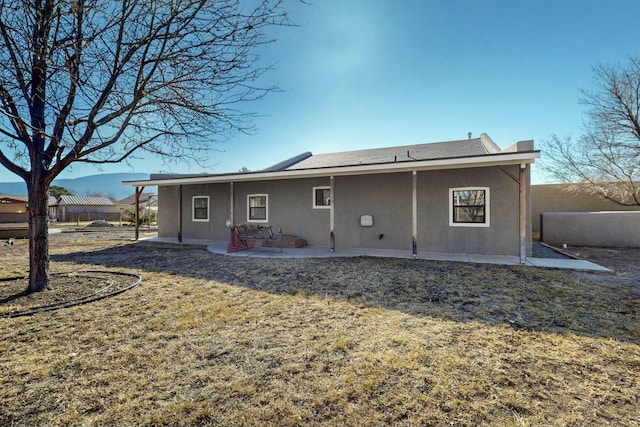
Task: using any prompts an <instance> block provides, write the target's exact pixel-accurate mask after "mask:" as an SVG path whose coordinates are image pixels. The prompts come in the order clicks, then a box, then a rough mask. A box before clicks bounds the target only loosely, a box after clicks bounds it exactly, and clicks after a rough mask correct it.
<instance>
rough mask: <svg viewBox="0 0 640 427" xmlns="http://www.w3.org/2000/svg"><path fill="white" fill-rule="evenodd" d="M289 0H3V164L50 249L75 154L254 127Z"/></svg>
mask: <svg viewBox="0 0 640 427" xmlns="http://www.w3.org/2000/svg"><path fill="white" fill-rule="evenodd" d="M282 1H283V0H255V1H253V2H250V3H249V2H244V1H241V0H121V1H117V2H116V1H111V0H32V1H26V0H0V164H1V165H2V166H4V167H5V168H7V169H8V170H10V171H12V172H14V173H16V174H17V175H19V176H20V177H21V178H22V179H24V180H25V182H26V183H27V188H28V191H29V206H30V208H29V209H30V218H33V219H32V220H30V221H32V223H33V224H34V226H33V229H32V230H31V235H32V240H33V241H38V242H41V243H39V244H38V245H40V246H39V247H40V255H42V252H46V197H45V196H46V189H47V188H48V186H49V184H50V183H51V181H52V180H53V179H54V178H55V177H56V176H57V175H58V174H59V173H60V172H62V171H63V170H64V169H65V168H67V167H69V166H70V165H71V164H72V163H74V162H85V163H94V164H104V163H115V162H120V161H126V160H127V158H129V157H130V156H133V155H135V154H136V153H140V152H144V153H147V154H148V153H152V154H154V155H158V156H161V157H163V158H167V159H169V160H170V159H184V158H198V157H203V156H200V154H201V153H206V152H207V151H209V150H212V149H214V148H213V147H214V143H215V142H216V141H218V140H221V139H227V138H229V136H230V135H232V134H233V133H234V132H237V131H240V132H247V131H248V130H250V129H251V127H252V123H251V115H250V114H247V113H245V112H243V110H242V109H241V108H239V107H238V104H241V103H245V102H251V101H253V100H256V99H259V98H261V97H263V96H265V95H266V94H268V93H269V92H271V91H273V90H274V89H275V88H274V87H273V86H271V85H262V84H261V77H262V75H263V74H264V73H265V72H266V71H268V70H269V66H268V65H264V64H262V63H261V62H260V57H259V55H258V54H257V53H256V48H257V47H260V46H261V45H264V44H268V43H271V42H273V41H274V40H273V39H272V38H271V37H270V36H268V35H267V30H268V29H269V28H270V27H273V26H283V25H284V26H286V25H291V23H290V22H289V20H288V18H287V14H286V13H285V11H284V8H283V7H282ZM248 4H252V6H251V7H250V6H248ZM196 154H198V156H196ZM32 207H33V208H32ZM43 245H44V246H43ZM36 246H37V245H36ZM40 255H38V257H37V256H35V253H33V254H32V260H34V259H36V258H38V260H39V261H38V263H35V264H32V267H34V266H36V264H38V265H37V274H35V276H30V283H33V282H42V281H45V282H46V277H47V270H46V268H44V267H43V265H45V264H47V263H48V255H47V256H46V257H42V256H40ZM43 260H44V261H43ZM43 263H44V264H43ZM47 265H48V264H47ZM41 285H42V283H39V284H38V286H41Z"/></svg>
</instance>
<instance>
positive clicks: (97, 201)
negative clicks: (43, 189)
mask: <svg viewBox="0 0 640 427" xmlns="http://www.w3.org/2000/svg"><path fill="white" fill-rule="evenodd" d="M58 204H59V205H75V206H113V205H114V203H113V201H112V200H111V199H110V198H108V197H96V196H60V199H58Z"/></svg>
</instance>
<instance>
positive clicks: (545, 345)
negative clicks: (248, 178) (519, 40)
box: [0, 233, 640, 426]
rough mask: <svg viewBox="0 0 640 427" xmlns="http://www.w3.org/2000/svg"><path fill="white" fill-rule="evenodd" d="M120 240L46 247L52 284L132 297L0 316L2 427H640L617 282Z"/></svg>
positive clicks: (636, 372) (639, 331) (22, 255)
mask: <svg viewBox="0 0 640 427" xmlns="http://www.w3.org/2000/svg"><path fill="white" fill-rule="evenodd" d="M115 236H116V235H115V234H109V233H85V234H61V235H55V236H53V237H52V241H51V253H52V266H51V269H52V271H54V272H69V271H81V270H90V269H100V270H105V269H108V270H114V271H129V272H133V273H136V274H139V275H141V276H142V279H143V281H142V284H141V285H140V286H138V287H136V288H134V289H132V290H129V291H127V292H124V293H122V294H120V295H118V296H115V297H112V298H107V299H103V300H100V301H96V302H93V303H91V304H87V305H81V306H77V307H73V308H65V309H61V310H57V311H53V312H45V313H39V314H37V315H34V316H28V317H18V318H4V319H3V318H0V330H1V332H0V334H1V335H0V354H2V357H1V358H0V402H2V404H1V405H0V425H3V426H5V425H16V426H22V425H25V426H31V425H55V426H57V425H83V426H84V425H87V426H98V425H198V426H200V425H205V426H206V425H212V426H213V425H216V426H218V425H223V426H258V425H259V426H307V425H310V426H314V425H316V426H381V425H401V426H452V425H453V426H540V425H545V426H546V425H552V426H590V425H593V426H603V425H611V426H640V412H639V410H638V407H639V406H640V402H639V399H640V324H639V322H638V321H639V318H640V313H639V312H640V292H639V291H638V287H637V284H635V285H634V284H633V283H627V281H619V280H615V276H613V275H599V276H597V278H596V279H597V280H596V279H593V277H595V276H593V277H591V276H590V277H585V276H584V275H581V274H578V273H575V272H568V271H559V270H545V269H535V268H529V267H507V266H492V265H474V264H463V263H447V262H430V261H413V260H400V259H378V258H353V259H318V260H277V259H272V260H265V259H246V258H230V257H224V256H216V255H213V254H210V253H208V252H206V250H205V249H204V248H202V247H197V246H177V245H162V244H151V243H145V242H138V243H133V242H130V241H127V240H123V239H115V238H113V237H115ZM27 245H28V243H27V242H25V241H17V242H16V245H15V246H13V247H8V246H4V247H0V278H3V277H11V276H16V275H22V274H24V271H25V270H26V268H27V266H28V261H27V259H26V253H27ZM1 283H2V282H0V286H2V284H1ZM636 283H637V282H636Z"/></svg>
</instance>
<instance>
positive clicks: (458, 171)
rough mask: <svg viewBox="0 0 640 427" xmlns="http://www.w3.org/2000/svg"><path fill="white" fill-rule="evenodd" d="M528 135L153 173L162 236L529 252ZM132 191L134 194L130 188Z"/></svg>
mask: <svg viewBox="0 0 640 427" xmlns="http://www.w3.org/2000/svg"><path fill="white" fill-rule="evenodd" d="M539 155H540V154H539V152H538V151H535V150H534V147H533V141H521V142H517V143H516V144H514V145H512V146H510V147H508V148H506V149H504V150H501V149H500V148H499V147H498V146H497V145H496V144H495V143H494V142H493V141H492V140H491V138H489V136H487V135H486V134H482V135H481V136H480V137H479V138H468V139H464V140H457V141H449V142H439V143H431V144H419V145H409V146H400V147H389V148H377V149H370V150H359V151H350V152H342V153H330V154H316V155H313V154H311V153H308V152H307V153H304V154H301V155H298V156H296V157H293V158H291V159H288V160H285V161H283V162H281V163H278V164H276V165H274V166H271V167H269V168H266V169H264V170H261V171H258V172H245V173H231V174H216V175H196V176H185V175H151V178H150V179H149V180H145V181H129V182H125V184H128V185H132V186H135V187H136V191H142V188H140V187H145V186H158V206H159V214H158V234H159V236H160V237H174V238H177V239H178V240H182V239H183V238H199V239H210V240H219V241H223V240H227V239H229V228H228V224H239V223H250V224H251V223H255V224H269V225H271V226H272V228H273V230H274V231H275V230H277V229H282V231H283V232H284V233H286V234H293V235H296V236H299V237H302V238H304V239H305V240H306V241H307V243H308V244H309V245H313V246H317V247H325V248H327V249H329V250H346V249H356V248H357V249H370V250H376V249H391V250H399V251H406V252H407V254H408V255H411V254H413V255H419V254H420V252H423V251H424V252H448V253H468V254H489V255H515V256H519V257H520V259H521V261H522V262H524V259H525V257H526V256H528V255H530V253H531V214H530V212H531V203H530V165H531V164H532V163H533V162H534V161H535V159H537V158H539ZM138 188H140V190H138Z"/></svg>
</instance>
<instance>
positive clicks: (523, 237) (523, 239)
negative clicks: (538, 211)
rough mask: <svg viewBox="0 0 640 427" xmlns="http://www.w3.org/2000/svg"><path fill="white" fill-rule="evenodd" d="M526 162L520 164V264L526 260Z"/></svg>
mask: <svg viewBox="0 0 640 427" xmlns="http://www.w3.org/2000/svg"><path fill="white" fill-rule="evenodd" d="M527 167H528V166H527V164H526V163H521V164H520V176H519V178H520V179H519V180H518V181H519V185H520V264H525V263H526V261H527Z"/></svg>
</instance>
